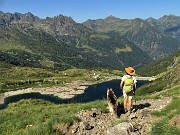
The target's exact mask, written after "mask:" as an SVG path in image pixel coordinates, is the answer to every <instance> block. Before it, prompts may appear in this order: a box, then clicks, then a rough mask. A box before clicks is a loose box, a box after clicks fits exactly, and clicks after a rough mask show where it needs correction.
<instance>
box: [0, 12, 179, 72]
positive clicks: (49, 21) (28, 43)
mask: <svg viewBox="0 0 180 135" xmlns="http://www.w3.org/2000/svg"><path fill="white" fill-rule="evenodd" d="M105 19H106V20H113V21H114V20H115V22H116V21H119V20H120V19H118V18H116V17H113V16H109V17H107V18H105ZM100 20H101V21H102V20H103V19H100ZM123 21H124V22H129V20H127V19H124V20H123ZM115 22H114V23H112V22H110V23H108V21H107V23H108V24H111V25H114V24H115ZM133 22H135V23H137V24H138V25H139V22H140V23H142V22H143V24H141V25H145V26H146V27H147V28H148V27H150V25H147V24H146V23H145V21H144V20H142V19H135V20H133ZM100 25H101V24H100ZM118 25H124V23H123V22H122V23H121V24H118ZM141 25H139V26H141ZM126 26H127V24H126ZM139 26H138V27H139ZM138 27H137V26H134V28H133V27H132V29H135V30H138V29H139V28H138ZM151 29H152V28H151ZM152 30H153V29H152ZM0 31H1V35H0V43H1V44H0V50H1V52H0V53H1V58H0V60H3V61H4V60H5V61H6V62H10V63H14V64H18V63H21V64H20V65H24V66H29V65H31V66H32V65H33V64H35V65H37V66H42V67H49V66H47V65H42V63H46V62H48V63H52V66H51V68H55V69H66V68H72V67H77V68H116V69H119V68H120V69H123V68H124V67H125V66H128V65H131V66H135V65H139V64H140V65H144V64H147V63H149V62H151V61H153V59H160V58H161V57H166V56H168V55H169V54H170V53H172V52H174V51H175V50H177V46H178V45H179V44H178V42H177V41H176V40H175V39H174V38H172V41H174V43H173V45H171V46H172V47H169V49H167V51H166V50H164V47H162V46H168V45H169V44H167V45H166V44H165V45H163V44H157V45H156V42H155V43H154V44H152V45H151V46H150V47H152V46H155V48H154V50H156V48H157V47H159V48H160V49H159V50H158V49H157V51H155V52H151V50H148V49H149V47H148V46H146V48H147V49H146V50H148V51H145V49H144V47H142V45H144V44H143V43H142V42H138V41H136V40H135V39H138V38H139V37H141V35H142V34H143V32H142V31H140V33H142V34H140V35H139V36H138V35H137V36H138V38H137V36H134V37H132V36H131V35H132V34H133V33H134V32H133V33H131V32H126V34H122V33H119V32H118V31H115V30H110V31H109V30H108V31H107V32H103V31H97V30H94V29H92V28H90V27H87V26H85V24H84V23H83V24H80V23H76V22H75V21H74V20H73V19H72V18H71V17H67V16H63V15H58V16H55V17H52V18H50V17H47V18H46V19H40V18H39V17H37V16H34V15H33V14H32V13H26V14H21V13H14V14H11V13H3V12H0ZM144 33H145V31H144ZM152 35H153V34H152ZM146 37H147V36H144V39H145V38H146ZM152 37H153V36H152ZM154 38H155V37H154ZM165 39H166V38H165ZM138 40H140V39H138ZM168 40H170V38H169V37H168V38H167V41H168ZM150 41H151V39H149V42H150ZM161 41H162V39H160V41H159V42H161ZM170 41H171V40H170ZM137 42H138V43H137ZM150 43H151V42H150ZM156 46H157V47H156ZM161 47H162V49H161ZM17 50H18V51H17ZM12 51H14V52H15V53H14V54H18V55H17V56H13V55H11V52H12ZM161 51H162V52H163V53H162V54H161V55H159V57H157V56H156V57H155V58H154V57H152V55H155V54H157V53H159V52H161ZM19 52H21V53H19ZM151 53H152V54H151ZM149 54H151V55H149ZM159 54H160V53H159ZM23 55H26V56H30V57H31V58H30V57H27V58H26V59H23V57H22V56H23ZM33 55H35V58H33ZM37 58H38V59H37ZM18 60H19V61H18ZM27 60H30V61H29V62H27ZM13 61H15V62H13ZM44 61H46V62H44ZM31 62H32V63H33V64H30V63H31ZM24 63H27V64H24Z"/></svg>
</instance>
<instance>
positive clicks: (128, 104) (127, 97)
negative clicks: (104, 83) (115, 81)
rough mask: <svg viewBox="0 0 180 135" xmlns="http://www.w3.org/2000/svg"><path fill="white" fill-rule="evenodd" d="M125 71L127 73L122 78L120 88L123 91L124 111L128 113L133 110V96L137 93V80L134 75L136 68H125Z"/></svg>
mask: <svg viewBox="0 0 180 135" xmlns="http://www.w3.org/2000/svg"><path fill="white" fill-rule="evenodd" d="M125 72H126V75H124V76H123V77H122V79H121V83H120V88H121V89H122V91H123V96H124V111H125V113H126V112H131V111H132V106H133V105H132V98H133V96H134V94H135V89H136V82H137V81H136V78H135V77H134V76H133V75H134V74H135V70H134V69H133V68H132V67H127V68H125Z"/></svg>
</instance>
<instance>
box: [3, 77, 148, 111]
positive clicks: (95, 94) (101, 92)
mask: <svg viewBox="0 0 180 135" xmlns="http://www.w3.org/2000/svg"><path fill="white" fill-rule="evenodd" d="M145 83H146V82H142V81H138V82H137V88H138V87H140V86H142V85H143V84H145ZM108 88H112V90H113V91H114V93H115V95H116V96H117V97H121V96H122V90H121V89H120V80H112V81H107V82H103V83H99V84H94V85H91V86H89V87H88V88H86V89H85V91H84V93H82V94H79V95H76V96H75V97H73V98H71V99H61V98H58V97H54V96H52V95H42V94H40V93H26V94H20V95H15V96H11V97H7V98H6V99H5V100H4V104H1V105H0V109H3V108H6V107H7V106H8V104H9V103H12V102H17V101H19V100H21V99H43V100H46V101H50V102H53V103H55V104H62V103H65V104H66V103H85V102H91V101H95V100H103V99H106V97H107V89H108Z"/></svg>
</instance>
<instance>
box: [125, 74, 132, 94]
mask: <svg viewBox="0 0 180 135" xmlns="http://www.w3.org/2000/svg"><path fill="white" fill-rule="evenodd" d="M133 83H134V82H133V78H132V77H127V78H126V79H125V80H124V88H125V92H126V93H129V92H131V91H132V90H133Z"/></svg>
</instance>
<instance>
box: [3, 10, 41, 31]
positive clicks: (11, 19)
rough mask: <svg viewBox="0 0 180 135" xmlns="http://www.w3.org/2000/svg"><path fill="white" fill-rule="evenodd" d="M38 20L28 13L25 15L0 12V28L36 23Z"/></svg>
mask: <svg viewBox="0 0 180 135" xmlns="http://www.w3.org/2000/svg"><path fill="white" fill-rule="evenodd" d="M39 20H40V18H39V17H37V16H34V15H33V14H32V13H30V12H28V13H25V14H21V13H17V12H15V13H4V12H0V27H2V28H6V27H9V26H10V25H11V24H14V23H15V24H17V23H20V22H28V23H30V22H36V21H39Z"/></svg>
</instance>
